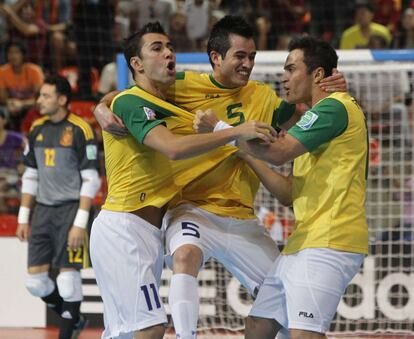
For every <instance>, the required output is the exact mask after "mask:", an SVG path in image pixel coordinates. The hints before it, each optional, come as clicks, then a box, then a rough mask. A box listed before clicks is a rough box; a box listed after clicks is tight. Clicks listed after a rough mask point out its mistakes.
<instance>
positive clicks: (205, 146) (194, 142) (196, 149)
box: [167, 128, 239, 160]
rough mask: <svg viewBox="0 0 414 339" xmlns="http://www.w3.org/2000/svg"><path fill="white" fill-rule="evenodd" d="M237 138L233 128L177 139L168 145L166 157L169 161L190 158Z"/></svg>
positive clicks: (236, 132)
mask: <svg viewBox="0 0 414 339" xmlns="http://www.w3.org/2000/svg"><path fill="white" fill-rule="evenodd" d="M238 137H239V133H238V130H237V129H234V128H229V129H225V130H222V131H218V132H214V133H207V134H194V135H187V136H184V137H177V138H175V139H174V141H173V142H172V143H170V145H169V152H168V154H167V156H168V158H170V159H171V160H179V159H185V158H190V157H193V156H196V155H199V154H202V153H205V152H208V151H210V150H212V149H214V148H217V147H220V146H223V145H225V144H227V143H229V142H231V141H233V140H235V139H237V138H238Z"/></svg>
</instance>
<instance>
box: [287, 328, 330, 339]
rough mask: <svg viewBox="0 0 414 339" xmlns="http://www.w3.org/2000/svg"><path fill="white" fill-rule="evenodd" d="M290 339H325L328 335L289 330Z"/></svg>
mask: <svg viewBox="0 0 414 339" xmlns="http://www.w3.org/2000/svg"><path fill="white" fill-rule="evenodd" d="M289 334H290V339H325V338H326V335H325V334H323V333H318V332H311V331H304V330H294V329H291V330H289Z"/></svg>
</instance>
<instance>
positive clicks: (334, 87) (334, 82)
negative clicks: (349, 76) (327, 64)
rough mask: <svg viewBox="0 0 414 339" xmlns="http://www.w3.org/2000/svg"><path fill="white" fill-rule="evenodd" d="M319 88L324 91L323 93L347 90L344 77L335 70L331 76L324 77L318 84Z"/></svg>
mask: <svg viewBox="0 0 414 339" xmlns="http://www.w3.org/2000/svg"><path fill="white" fill-rule="evenodd" d="M319 86H320V87H321V88H322V89H323V90H324V91H325V92H329V93H332V92H346V91H347V90H348V89H347V83H346V79H345V77H344V75H343V74H342V73H340V72H338V70H337V69H336V68H334V69H333V70H332V75H331V76H329V77H326V78H324V79H322V80H321V81H320V83H319Z"/></svg>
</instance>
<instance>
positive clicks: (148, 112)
mask: <svg viewBox="0 0 414 339" xmlns="http://www.w3.org/2000/svg"><path fill="white" fill-rule="evenodd" d="M144 113H145V115H146V116H147V119H148V120H155V119H157V116H156V114H155V112H154V111H153V110H152V109H151V108H148V107H145V106H144Z"/></svg>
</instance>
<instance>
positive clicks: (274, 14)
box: [256, 0, 307, 49]
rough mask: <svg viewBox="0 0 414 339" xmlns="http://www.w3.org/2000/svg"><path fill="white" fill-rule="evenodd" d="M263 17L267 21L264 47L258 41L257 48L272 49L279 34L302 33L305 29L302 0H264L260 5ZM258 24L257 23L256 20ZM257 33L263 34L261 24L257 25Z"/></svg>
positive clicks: (304, 10) (303, 3) (304, 12)
mask: <svg viewBox="0 0 414 339" xmlns="http://www.w3.org/2000/svg"><path fill="white" fill-rule="evenodd" d="M260 9H261V11H262V12H263V13H269V14H268V15H269V17H267V14H265V15H264V17H265V18H266V19H267V20H268V21H269V23H270V25H271V26H270V28H269V27H267V26H266V25H265V26H264V27H265V31H266V27H267V28H268V29H267V31H268V34H267V43H266V48H261V47H263V45H262V44H261V43H260V42H259V49H274V48H275V46H276V44H277V39H278V36H279V35H282V34H302V33H303V32H304V31H305V23H306V18H307V11H306V8H305V1H304V0H290V1H289V0H264V1H263V2H262V5H261V8H260ZM256 24H257V25H258V23H257V22H256ZM258 29H259V33H260V32H261V33H262V34H263V31H261V29H263V26H261V25H259V26H258Z"/></svg>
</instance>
